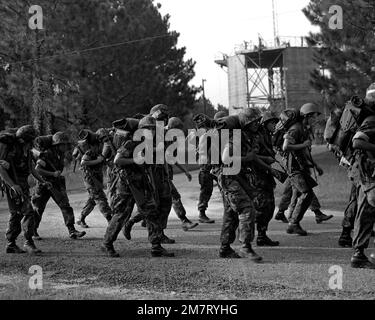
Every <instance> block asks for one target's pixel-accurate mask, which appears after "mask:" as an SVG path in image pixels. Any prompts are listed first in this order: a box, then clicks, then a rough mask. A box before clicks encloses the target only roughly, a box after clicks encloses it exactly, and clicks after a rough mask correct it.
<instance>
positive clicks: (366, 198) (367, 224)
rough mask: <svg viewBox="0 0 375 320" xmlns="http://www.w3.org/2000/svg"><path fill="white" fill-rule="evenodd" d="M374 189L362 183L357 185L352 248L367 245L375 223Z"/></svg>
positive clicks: (363, 247) (360, 247)
mask: <svg viewBox="0 0 375 320" xmlns="http://www.w3.org/2000/svg"><path fill="white" fill-rule="evenodd" d="M373 187H374V188H375V183H373ZM374 190H375V189H372V190H369V189H368V186H364V185H363V184H360V185H359V186H358V194H357V195H358V207H357V214H356V216H355V221H354V236H353V248H354V249H360V250H363V249H366V248H368V246H369V243H370V238H371V233H372V230H373V228H374V224H375V203H374ZM370 196H371V197H372V199H371V198H370Z"/></svg>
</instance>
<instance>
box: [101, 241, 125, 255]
mask: <svg viewBox="0 0 375 320" xmlns="http://www.w3.org/2000/svg"><path fill="white" fill-rule="evenodd" d="M100 249H101V250H102V251H103V252H104V253H105V254H106V255H107V256H108V257H110V258H119V257H120V254H119V253H118V252H116V250H115V248H114V247H113V244H111V245H106V244H102V245H101V247H100Z"/></svg>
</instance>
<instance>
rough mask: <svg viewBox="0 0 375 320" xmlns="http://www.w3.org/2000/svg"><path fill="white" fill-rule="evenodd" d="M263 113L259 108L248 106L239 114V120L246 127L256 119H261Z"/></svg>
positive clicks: (243, 127) (242, 126)
mask: <svg viewBox="0 0 375 320" xmlns="http://www.w3.org/2000/svg"><path fill="white" fill-rule="evenodd" d="M261 117H262V115H261V113H260V111H259V109H256V108H247V109H245V110H244V111H242V112H241V113H240V114H239V115H238V120H239V122H240V126H241V128H242V129H245V128H246V127H247V126H249V125H250V124H251V123H253V122H254V121H259V120H260V119H261Z"/></svg>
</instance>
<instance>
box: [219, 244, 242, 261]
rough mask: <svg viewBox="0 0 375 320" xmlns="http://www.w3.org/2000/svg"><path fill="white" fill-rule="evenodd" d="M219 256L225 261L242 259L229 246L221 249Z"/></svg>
mask: <svg viewBox="0 0 375 320" xmlns="http://www.w3.org/2000/svg"><path fill="white" fill-rule="evenodd" d="M219 256H220V258H223V259H241V256H240V255H239V254H238V253H237V252H236V251H234V250H233V249H232V248H231V247H230V246H229V245H227V246H221V247H220V252H219Z"/></svg>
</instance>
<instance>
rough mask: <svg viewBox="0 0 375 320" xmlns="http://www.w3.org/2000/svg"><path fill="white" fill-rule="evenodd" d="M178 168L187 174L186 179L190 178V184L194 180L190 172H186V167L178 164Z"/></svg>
mask: <svg viewBox="0 0 375 320" xmlns="http://www.w3.org/2000/svg"><path fill="white" fill-rule="evenodd" d="M176 167H177V168H179V169H180V170H181V171H182V172H183V173H185V175H186V177H187V178H188V180H189V182H190V181H191V180H192V179H193V177H192V176H191V174H190V172H189V171H187V170H186V168H185V166H183V165H181V164H179V163H176Z"/></svg>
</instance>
